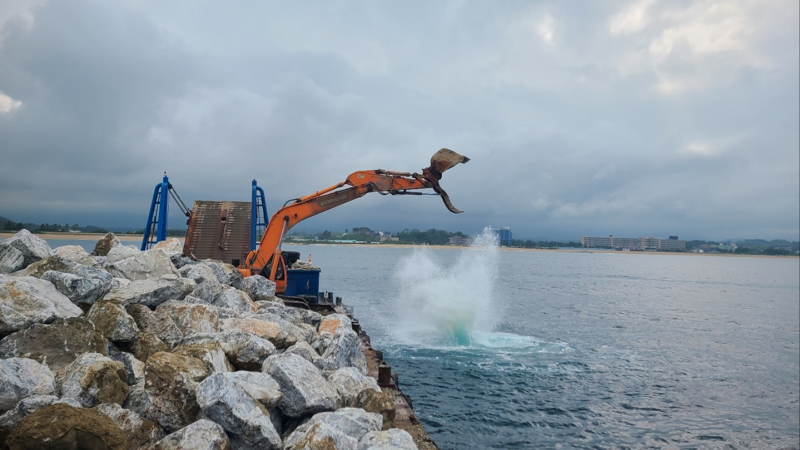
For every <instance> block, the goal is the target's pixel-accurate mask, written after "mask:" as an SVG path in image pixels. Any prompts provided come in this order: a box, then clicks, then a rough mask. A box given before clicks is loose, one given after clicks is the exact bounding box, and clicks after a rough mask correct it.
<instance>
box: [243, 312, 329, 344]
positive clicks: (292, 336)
mask: <svg viewBox="0 0 800 450" xmlns="http://www.w3.org/2000/svg"><path fill="white" fill-rule="evenodd" d="M250 317H252V318H254V319H259V320H265V321H267V322H272V323H276V324H278V326H279V327H280V328H281V331H282V332H283V334H284V335H285V336H286V337H285V338H283V339H284V340H285V341H286V343H285V345H286V346H292V345H294V344H295V343H296V342H299V341H306V342H311V341H312V340H313V339H314V337H315V336H316V333H315V332H314V330H313V329H309V328H301V327H299V326H297V325H295V324H293V323H292V322H289V321H288V320H284V319H282V318H281V317H280V316H277V315H275V314H270V313H258V314H252V315H250ZM275 345H278V344H275Z"/></svg>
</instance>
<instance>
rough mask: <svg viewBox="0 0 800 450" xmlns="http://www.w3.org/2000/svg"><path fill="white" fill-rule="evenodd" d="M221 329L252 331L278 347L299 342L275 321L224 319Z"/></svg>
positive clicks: (283, 347)
mask: <svg viewBox="0 0 800 450" xmlns="http://www.w3.org/2000/svg"><path fill="white" fill-rule="evenodd" d="M219 329H220V330H221V331H241V332H246V333H252V334H255V335H256V336H260V337H262V338H264V339H267V340H269V341H270V342H272V344H273V345H274V346H275V347H276V348H281V349H285V348H289V347H291V346H292V345H294V344H295V343H296V342H297V338H296V337H294V338H293V337H292V336H289V335H288V334H286V332H285V331H283V329H281V326H280V325H279V324H277V323H274V322H268V321H266V320H259V319H254V318H243V319H222V320H220V321H219Z"/></svg>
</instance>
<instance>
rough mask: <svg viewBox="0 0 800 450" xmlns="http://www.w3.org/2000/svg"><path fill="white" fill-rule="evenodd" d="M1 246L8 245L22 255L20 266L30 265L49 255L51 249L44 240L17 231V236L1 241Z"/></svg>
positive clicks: (28, 232) (24, 231)
mask: <svg viewBox="0 0 800 450" xmlns="http://www.w3.org/2000/svg"><path fill="white" fill-rule="evenodd" d="M3 244H5V245H10V246H11V247H14V248H16V249H17V250H19V251H20V253H22V259H23V261H22V266H23V267H27V266H28V265H30V264H33V263H34V262H36V261H38V260H40V259H42V258H47V257H48V256H50V255H51V252H52V249H51V248H50V245H49V244H48V243H47V241H45V240H44V239H42V238H40V237H39V236H34V235H33V234H31V232H30V231H28V230H24V229H23V230H19V232H18V233H17V234H15V235H14V236H11V237H10V238H8V239H6V240H4V241H3Z"/></svg>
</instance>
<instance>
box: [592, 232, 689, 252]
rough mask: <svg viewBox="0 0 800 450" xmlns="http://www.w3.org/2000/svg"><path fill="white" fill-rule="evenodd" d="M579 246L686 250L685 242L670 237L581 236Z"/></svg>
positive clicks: (676, 237) (675, 237)
mask: <svg viewBox="0 0 800 450" xmlns="http://www.w3.org/2000/svg"><path fill="white" fill-rule="evenodd" d="M581 245H582V246H583V247H584V248H613V249H617V250H664V251H667V250H669V251H685V250H686V241H684V240H681V239H678V236H670V237H669V239H661V238H654V237H650V236H644V237H638V238H618V237H614V236H613V235H609V236H608V237H591V236H581Z"/></svg>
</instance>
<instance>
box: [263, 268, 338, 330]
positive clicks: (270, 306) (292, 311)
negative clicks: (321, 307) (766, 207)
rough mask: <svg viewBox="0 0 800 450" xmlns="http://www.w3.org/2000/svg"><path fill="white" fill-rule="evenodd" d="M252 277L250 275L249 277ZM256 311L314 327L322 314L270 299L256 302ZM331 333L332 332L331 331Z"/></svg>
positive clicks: (317, 324)
mask: <svg viewBox="0 0 800 450" xmlns="http://www.w3.org/2000/svg"><path fill="white" fill-rule="evenodd" d="M250 278H252V277H250ZM256 304H257V306H258V313H259V314H260V313H270V314H275V315H278V316H280V317H281V318H282V319H283V320H286V321H289V322H291V323H293V324H295V325H300V324H308V325H311V326H313V327H314V329H315V330H316V328H317V327H318V326H319V324H320V322H321V321H322V314H320V313H318V312H316V311H311V310H310V309H301V308H290V307H287V306H283V305H281V304H277V303H275V302H271V301H260V302H256ZM331 334H333V333H331Z"/></svg>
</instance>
